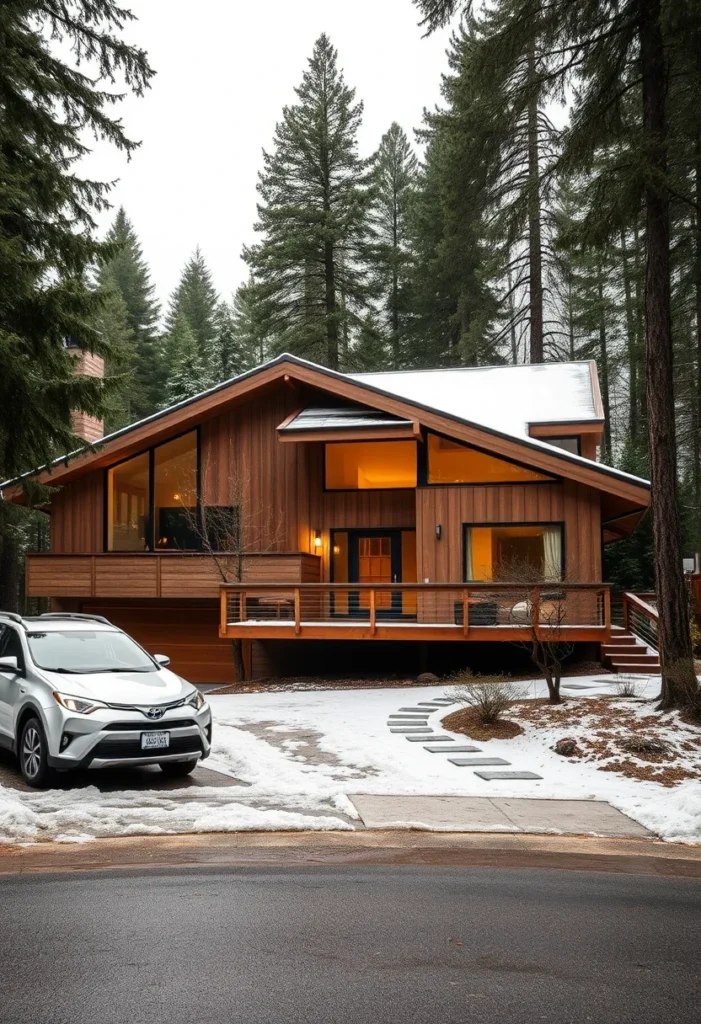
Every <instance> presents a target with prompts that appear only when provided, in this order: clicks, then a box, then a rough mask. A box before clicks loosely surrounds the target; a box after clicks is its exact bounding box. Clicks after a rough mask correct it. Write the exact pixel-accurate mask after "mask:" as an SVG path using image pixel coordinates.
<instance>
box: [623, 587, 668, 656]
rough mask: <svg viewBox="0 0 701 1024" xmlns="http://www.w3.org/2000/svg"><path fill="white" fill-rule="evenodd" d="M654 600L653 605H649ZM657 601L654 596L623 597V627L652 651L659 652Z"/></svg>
mask: <svg viewBox="0 0 701 1024" xmlns="http://www.w3.org/2000/svg"><path fill="white" fill-rule="evenodd" d="M652 600H654V602H655V604H654V606H653V604H651V601H652ZM656 605H657V599H656V597H655V595H654V594H624V595H623V627H624V629H627V630H630V632H631V633H634V634H635V636H637V637H640V639H641V640H642V641H643V643H646V644H647V646H648V647H651V648H652V649H653V650H654V651H657V650H659V639H658V624H659V613H658V611H657V607H656Z"/></svg>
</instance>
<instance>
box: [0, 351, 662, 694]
mask: <svg viewBox="0 0 701 1024" xmlns="http://www.w3.org/2000/svg"><path fill="white" fill-rule="evenodd" d="M603 426H604V417H603V410H602V406H601V399H600V396H599V388H598V380H597V375H596V366H595V364H594V363H593V362H592V363H588V362H585V363H547V364H543V365H537V366H536V365H533V366H499V367H477V368H465V369H452V370H430V371H406V372H391V373H374V374H352V375H346V374H341V373H335V372H333V371H330V370H327V369H324V368H323V367H319V366H316V365H314V364H312V363H308V362H305V361H303V360H300V359H297V358H295V357H293V356H289V355H283V356H280V357H279V358H278V359H275V360H273V361H272V362H269V363H266V364H265V365H264V366H261V367H259V368H258V369H256V370H253V371H251V372H249V373H246V374H243V375H242V376H240V377H237V378H235V379H233V380H231V381H228V382H226V383H224V384H222V385H220V386H218V387H216V388H214V389H212V390H210V391H208V392H205V393H204V394H201V395H199V396H197V397H195V398H193V399H190V400H188V401H187V402H182V403H180V404H179V405H176V406H173V407H172V408H170V409H166V410H164V411H163V412H161V413H158V414H156V415H154V416H151V417H149V418H148V419H146V420H143V421H141V422H139V423H135V424H134V425H132V426H130V427H128V428H125V429H123V430H120V431H118V432H116V433H115V434H112V435H110V436H109V437H106V438H104V439H103V440H102V441H101V442H100V445H99V446H98V450H93V451H87V452H85V453H74V454H73V455H71V457H70V459H61V460H58V461H57V462H56V463H55V464H54V466H53V468H52V469H51V471H50V472H45V473H41V474H38V476H37V479H39V480H40V481H44V482H48V483H50V484H52V485H53V486H58V487H60V490H59V491H58V492H57V493H56V494H55V495H54V496H53V497H52V500H51V505H50V508H48V509H47V511H49V512H50V513H51V519H52V531H51V551H50V553H44V554H30V555H29V556H28V558H27V573H26V578H27V593H28V594H29V595H31V596H40V597H49V598H51V599H52V601H53V603H54V605H55V607H56V608H59V609H73V610H77V609H82V610H85V611H90V612H98V613H100V614H104V615H106V616H107V617H108V618H110V619H111V620H112V621H113V622H115V623H117V624H118V625H121V626H123V627H124V628H125V629H127V630H129V631H130V632H131V633H132V634H133V635H134V636H135V637H136V638H137V639H138V640H140V641H141V643H143V645H144V646H145V647H147V648H148V649H149V650H152V651H153V650H158V651H159V652H163V653H166V654H169V655H170V656H171V658H172V661H173V665H174V667H175V669H176V671H180V672H182V673H183V675H185V676H187V677H189V678H191V679H193V680H195V681H203V682H204V681H207V682H217V681H226V680H230V679H231V677H232V668H231V663H232V660H231V645H230V643H229V642H228V641H229V640H230V639H232V638H234V639H236V638H239V639H242V640H243V641H244V644H245V653H246V658H247V663H248V665H249V667H250V669H251V671H252V672H253V674H254V675H261V674H268V673H269V672H271V671H281V670H284V669H285V668H287V669H288V670H296V671H302V670H304V671H313V670H314V668H315V664H316V660H317V659H316V656H317V654H319V653H320V652H321V651H322V649H325V650H326V651H327V652H328V646H327V647H326V648H324V645H323V643H322V642H323V641H326V642H327V643H328V641H329V640H333V641H334V642H335V641H343V640H347V641H352V640H353V641H362V642H366V641H367V642H372V641H379V640H384V641H392V642H402V643H404V642H407V641H422V642H426V643H427V645H428V651H429V655H430V654H431V652H433V651H436V650H437V648H436V647H432V646H431V642H432V643H434V644H435V643H441V644H444V643H445V642H446V641H453V642H459V643H463V642H465V641H468V642H469V641H473V642H481V643H485V642H491V641H497V642H503V641H507V640H512V639H514V638H515V637H518V636H520V635H522V634H524V631H525V630H526V628H527V620H528V619H529V616H531V617H532V612H533V601H535V603H536V604H537V605H538V610H537V612H536V615H535V619H536V622H540V623H546V622H547V619H548V614H552V609H553V607H555V606H556V605H557V607H558V608H564V610H565V613H564V615H563V616H562V617H561V620H560V621H559V623H558V628H559V629H560V631H561V632H562V635H563V636H565V637H567V638H568V639H569V640H571V641H573V642H582V643H589V645H591V644H592V643H596V644H599V643H601V642H606V641H609V640H610V635H611V615H610V599H609V595H608V588H607V587H605V585H604V584H603V582H602V547H603V545H604V544H606V543H609V542H611V541H615V540H618V539H620V538H622V537H625V536H627V535H628V534H629V533H630V532H631V531H632V530H633V528H634V527H635V525H636V524H637V522H638V521H639V519H640V517H641V516H642V515H643V514H644V512H645V510H646V508H647V506H648V504H649V496H650V495H649V484H648V483H647V481H645V480H641V479H639V478H637V477H633V476H630V475H628V474H626V473H622V472H619V471H618V470H615V469H611V468H610V467H608V466H604V465H601V464H599V463H597V462H596V450H597V445H598V443H599V442H600V440H601V437H602V432H603ZM0 490H2V491H3V494H4V497H5V498H8V499H11V500H14V501H22V500H23V493H22V487H21V482H19V481H12V482H9V483H6V484H4V485H2V486H1V487H0ZM222 538H225V539H222ZM212 548H214V549H216V550H218V549H221V548H225V549H226V550H227V552H228V554H226V555H224V556H217V557H213V556H212V553H211V549H212ZM516 561H518V562H520V563H522V564H530V565H531V566H533V567H534V571H535V570H537V571H539V572H541V573H542V579H543V580H544V581H545V583H546V584H547V585H544V586H543V587H542V588H540V589H539V590H538V591H537V593H536V594H535V597H534V598H529V599H528V601H523V600H519V599H518V598H519V595H518V593H516V591H515V590H514V586H512V585H509V581H508V576H505V571H506V569H508V566H509V565H511V564H512V563H514V562H516ZM221 572H223V573H224V575H226V577H227V578H228V579H229V580H231V581H232V582H231V585H230V586H229V588H224V589H223V590H222V588H221V586H220V584H221ZM505 579H506V580H507V582H503V581H504V580H505ZM495 581H496V582H495ZM499 581H502V582H499ZM541 602H542V607H541ZM385 649H386V648H385ZM426 649H427V648H426V647H424V648H423V652H424V657H425V656H426ZM350 650H351V648H349V647H345V648H344V647H343V645H342V644H339V643H335V647H334V651H335V652H336V659H337V661H338V663H339V665H340V666H341V668H342V667H343V664H344V661H345V654H344V651H350ZM374 650H376V651H377V652H378V653H379V652H380V650H381V648H380V647H377V646H376V647H375V648H374ZM283 662H284V664H283Z"/></svg>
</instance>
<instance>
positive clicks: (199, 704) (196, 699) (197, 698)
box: [185, 690, 205, 711]
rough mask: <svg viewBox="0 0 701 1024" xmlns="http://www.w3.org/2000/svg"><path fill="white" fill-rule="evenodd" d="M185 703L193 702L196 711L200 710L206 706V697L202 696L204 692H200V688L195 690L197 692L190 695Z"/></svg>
mask: <svg viewBox="0 0 701 1024" xmlns="http://www.w3.org/2000/svg"><path fill="white" fill-rule="evenodd" d="M185 703H186V704H191V705H192V706H193V708H195V710H196V711H199V710H200V708H203V707H204V705H205V699H204V697H203V696H202V694H201V693H200V691H199V690H195V692H194V693H193V694H192V695H191V696H190V697H188V698H187V700H186V702H185Z"/></svg>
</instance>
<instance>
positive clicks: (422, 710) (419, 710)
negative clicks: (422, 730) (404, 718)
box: [399, 708, 431, 715]
mask: <svg viewBox="0 0 701 1024" xmlns="http://www.w3.org/2000/svg"><path fill="white" fill-rule="evenodd" d="M399 710H400V711H408V712H410V714H421V715H430V714H431V712H430V710H429V709H428V708H399Z"/></svg>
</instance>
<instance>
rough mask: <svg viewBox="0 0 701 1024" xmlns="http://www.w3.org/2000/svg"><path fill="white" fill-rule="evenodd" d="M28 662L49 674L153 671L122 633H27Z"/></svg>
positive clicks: (59, 631)
mask: <svg viewBox="0 0 701 1024" xmlns="http://www.w3.org/2000/svg"><path fill="white" fill-rule="evenodd" d="M27 642H28V643H29V650H30V652H31V655H32V660H33V661H34V664H35V665H37V667H38V668H43V669H46V670H47V671H49V672H71V673H88V672H157V671H158V668H157V666H156V665H155V663H154V662H153V661H151V659H150V658H149V656H148V655H147V654H146V652H145V651H142V649H141V648H140V647H139V645H138V644H136V643H134V641H133V640H132V639H131V638H130V637H128V636H127V635H126V633H116V632H115V633H112V632H110V631H108V630H82V629H80V630H77V629H70V630H68V629H67V630H66V631H65V632H63V631H61V630H53V629H52V630H47V632H46V633H39V632H36V633H27Z"/></svg>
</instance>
